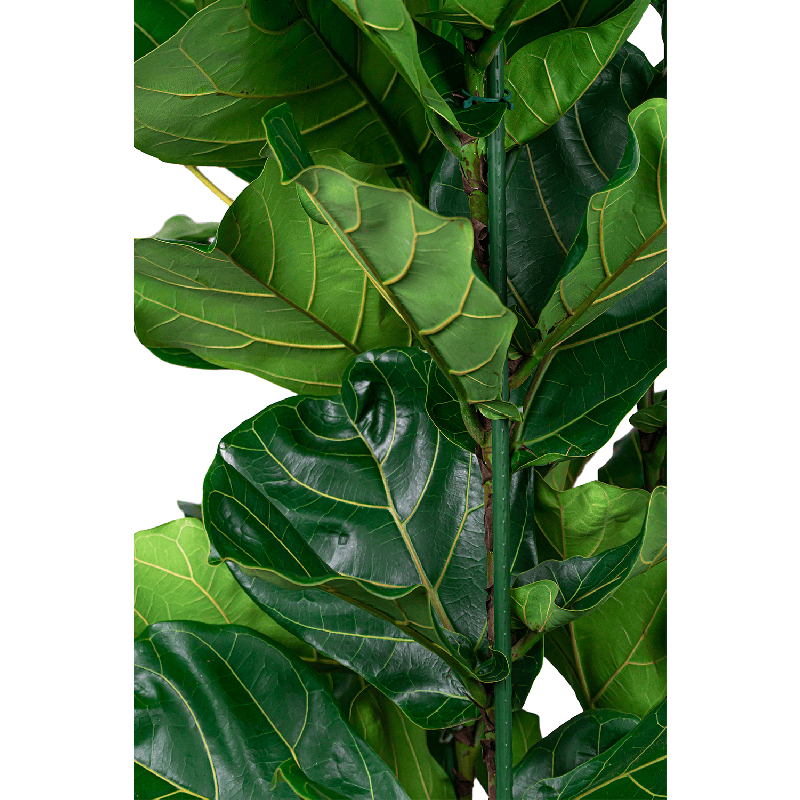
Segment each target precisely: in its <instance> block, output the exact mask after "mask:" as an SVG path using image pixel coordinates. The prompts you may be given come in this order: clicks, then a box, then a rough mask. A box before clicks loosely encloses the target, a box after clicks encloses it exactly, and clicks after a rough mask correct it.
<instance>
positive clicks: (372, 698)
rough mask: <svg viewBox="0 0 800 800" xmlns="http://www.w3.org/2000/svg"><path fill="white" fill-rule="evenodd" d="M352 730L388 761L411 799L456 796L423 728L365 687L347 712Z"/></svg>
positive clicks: (448, 799)
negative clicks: (429, 744)
mask: <svg viewBox="0 0 800 800" xmlns="http://www.w3.org/2000/svg"><path fill="white" fill-rule="evenodd" d="M349 720H350V725H352V727H353V730H355V732H356V733H357V734H358V735H359V736H360V737H361V738H362V739H363V740H364V741H365V742H366V743H367V744H368V745H369V746H370V747H371V748H372V749H373V750H374V751H375V752H376V753H377V754H378V755H379V756H380V757H381V758H382V759H383V760H384V761H385V762H386V764H388V765H389V768H390V769H391V770H392V772H393V773H394V774H395V775H396V776H397V780H398V781H399V782H400V785H401V786H402V787H403V789H404V790H405V792H406V794H407V795H408V796H409V797H410V798H411V800H430V798H436V800H455V792H454V790H453V784H452V782H451V781H450V779H449V778H448V777H447V775H446V774H445V772H444V770H443V769H442V767H441V766H440V765H439V764H438V762H437V761H436V759H435V758H434V757H433V756H432V755H431V751H430V750H429V749H428V737H427V733H426V731H425V729H424V728H420V727H419V726H418V725H415V724H414V723H413V722H411V720H409V719H408V718H407V717H406V716H405V715H404V714H403V713H402V712H401V711H400V709H399V708H398V707H397V706H396V705H395V704H394V703H393V702H392V701H391V700H388V699H387V698H386V697H384V696H383V695H382V694H381V693H380V692H378V691H376V690H375V689H373V688H372V687H366V688H365V689H364V690H363V691H362V692H361V693H360V694H359V695H358V696H357V697H356V698H355V700H354V701H353V703H352V705H351V706H350V713H349Z"/></svg>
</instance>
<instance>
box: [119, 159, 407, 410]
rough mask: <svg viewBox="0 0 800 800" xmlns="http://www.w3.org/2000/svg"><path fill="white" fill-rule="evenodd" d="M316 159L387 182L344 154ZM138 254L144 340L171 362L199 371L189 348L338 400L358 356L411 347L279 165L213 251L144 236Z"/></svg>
mask: <svg viewBox="0 0 800 800" xmlns="http://www.w3.org/2000/svg"><path fill="white" fill-rule="evenodd" d="M318 158H320V159H321V160H323V161H324V162H326V163H332V164H335V165H336V166H338V167H340V168H343V169H345V170H349V171H351V172H353V173H354V174H355V175H357V176H359V177H360V178H362V179H365V180H374V181H379V182H380V181H383V182H384V183H386V182H388V179H387V178H386V176H385V173H383V171H382V170H380V169H378V168H375V167H371V166H369V165H362V164H358V163H357V162H353V161H352V159H350V158H349V157H348V156H346V155H345V154H343V153H338V152H330V151H328V152H325V153H320V154H319V155H318ZM135 251H136V282H135V290H136V295H137V302H136V317H135V320H136V331H137V335H138V336H139V339H140V341H141V342H142V343H143V344H145V345H146V346H148V347H150V348H151V349H157V350H160V351H161V352H158V354H159V355H161V357H162V358H164V357H166V356H171V357H167V359H166V360H172V361H173V363H174V362H175V360H177V361H178V363H184V364H185V365H186V366H198V364H197V363H195V361H194V360H192V359H190V358H189V357H188V356H187V355H186V354H187V353H189V354H191V356H193V359H195V360H197V361H200V362H201V363H202V362H205V364H208V365H212V366H219V367H228V368H234V369H242V370H244V371H246V372H251V373H253V374H255V375H258V376H259V377H263V378H267V379H268V380H270V381H272V382H273V383H277V384H278V385H280V386H284V387H286V388H287V389H291V390H292V391H296V392H304V393H306V394H316V395H320V394H331V393H333V392H336V391H338V390H339V386H340V384H341V377H342V374H343V372H344V370H345V368H346V367H347V365H348V363H350V361H352V359H353V358H354V357H355V356H356V355H358V354H359V353H361V352H364V351H367V350H371V349H373V348H375V347H381V346H388V345H392V344H401V345H407V344H409V343H410V340H411V339H410V332H409V330H408V327H407V326H406V325H405V323H404V322H403V321H402V319H400V317H398V316H397V314H396V313H395V312H394V311H393V310H392V309H391V308H390V306H389V305H388V303H387V302H386V301H385V300H384V299H383V297H382V296H381V295H380V293H379V292H378V291H377V290H376V289H375V288H373V286H372V284H371V283H370V282H369V281H368V280H367V277H366V275H365V274H364V272H363V270H362V269H361V267H360V266H359V265H358V264H357V263H355V262H354V261H353V259H352V258H351V256H350V255H349V254H348V253H347V251H346V250H345V249H344V248H342V247H341V246H340V244H339V240H338V239H337V237H336V235H335V233H334V232H333V231H332V230H331V228H330V227H328V226H327V225H320V224H319V223H316V222H314V221H313V220H311V219H309V217H308V215H307V214H306V213H305V211H304V210H303V208H302V205H301V203H300V200H299V199H298V197H297V191H296V190H295V188H294V187H293V186H284V185H282V184H281V181H280V170H279V168H278V165H277V163H276V162H275V161H270V162H268V163H267V164H266V166H265V167H264V170H263V172H262V173H261V176H260V177H259V178H258V179H257V180H256V181H254V182H253V183H252V184H250V186H248V187H247V188H245V189H244V190H243V191H242V192H241V194H240V195H239V196H238V197H237V198H236V200H235V201H234V203H233V205H232V206H231V207H230V208H229V209H228V211H227V212H226V214H225V217H224V218H223V220H222V222H221V223H220V226H219V232H218V237H217V240H216V244H215V247H214V249H212V250H211V251H210V252H202V251H200V250H198V249H197V248H196V247H193V246H190V245H184V244H176V243H170V242H164V241H159V240H156V239H140V240H138V241H137V242H136V245H135ZM165 351H166V352H165ZM162 353H164V355H162Z"/></svg>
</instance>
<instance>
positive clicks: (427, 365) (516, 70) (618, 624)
mask: <svg viewBox="0 0 800 800" xmlns="http://www.w3.org/2000/svg"><path fill="white" fill-rule="evenodd" d="M647 5H648V3H647V0H629V1H627V2H623V3H619V2H611V0H597V2H590V3H585V2H578V0H562V2H558V3H556V2H553V1H552V0H486V2H483V1H482V2H477V0H405V2H403V0H364V1H360V2H354V1H353V0H274V1H270V2H268V1H267V0H235V1H234V0H216V2H205V1H200V0H198V2H189V0H136V2H135V4H134V34H135V66H134V71H135V83H136V99H135V117H136V129H135V130H136V133H135V144H136V147H138V148H139V149H140V150H142V151H143V152H145V153H147V154H149V155H151V156H154V157H156V158H158V159H160V160H161V161H163V162H166V163H167V164H184V165H187V166H190V167H192V169H193V171H197V168H202V167H204V166H221V167H227V168H229V169H231V170H233V171H234V172H235V173H236V174H237V175H239V176H240V177H242V178H244V179H245V180H246V181H247V184H248V185H247V186H246V188H244V189H243V190H242V191H241V192H240V194H239V195H238V196H237V197H236V198H235V199H234V200H233V201H232V203H231V205H230V207H229V208H228V209H227V211H226V212H225V214H224V215H223V216H222V217H221V219H220V220H219V221H218V222H217V221H213V222H195V221H194V220H192V219H190V218H189V217H186V216H184V215H181V214H180V213H176V215H175V216H173V217H171V218H170V219H168V220H166V221H165V223H164V225H163V227H162V228H161V229H160V230H159V231H158V232H157V233H155V234H154V235H153V236H152V237H150V238H145V239H139V240H137V241H136V242H135V244H134V251H135V298H136V299H135V330H136V335H137V337H138V338H139V340H140V342H141V343H142V344H143V345H144V346H145V347H147V348H148V349H149V350H151V352H152V353H153V354H154V355H155V356H157V357H159V358H161V359H163V360H165V361H168V362H170V363H173V364H175V365H179V366H183V367H188V368H195V369H238V370H243V371H245V372H249V373H251V374H252V375H254V376H256V377H257V378H260V379H264V380H267V381H270V382H272V383H274V384H277V385H279V386H281V387H283V388H285V389H288V390H290V391H292V392H294V393H295V395H294V396H292V397H290V398H288V399H286V400H283V401H281V402H279V403H275V404H273V405H270V406H268V407H267V408H265V409H263V410H262V411H261V412H259V413H258V414H256V415H255V416H254V417H252V418H251V419H249V420H245V421H243V422H242V423H241V424H240V425H238V426H237V427H236V428H235V429H234V430H232V431H230V432H228V433H225V432H224V431H220V432H219V433H220V434H224V435H222V438H221V440H220V443H219V447H218V450H217V453H216V455H214V454H209V468H208V472H207V475H206V479H205V482H204V485H203V487H202V503H201V504H199V505H195V504H191V503H189V504H183V503H182V504H181V508H182V510H184V512H185V514H186V516H185V517H184V518H181V519H176V520H174V521H171V522H166V523H165V524H164V525H161V526H159V527H157V528H153V529H152V530H146V531H140V532H139V533H137V534H136V535H135V540H134V558H135V570H134V580H135V603H134V633H135V637H136V638H135V645H134V646H135V708H136V714H135V793H136V797H137V798H141V800H156V798H162V797H176V798H179V797H197V798H205V799H206V800H239V798H244V797H247V798H252V799H253V800H262V799H263V800H270V799H271V798H275V799H277V800H289V799H290V798H297V797H300V798H306V799H307V800H317V799H318V798H332V799H337V798H338V799H339V800H343V799H347V800H356V799H360V798H365V799H366V798H370V799H371V800H384V799H386V800H391V799H392V798H394V799H395V800H409V799H410V800H423V799H425V800H461V799H462V798H467V797H472V787H473V785H474V782H475V780H476V779H477V780H478V781H479V782H481V783H482V784H483V785H484V786H485V787H486V788H487V790H488V792H489V795H490V797H491V798H493V800H494V798H495V797H497V795H496V786H495V759H494V746H495V745H494V736H495V734H494V730H495V728H494V723H495V717H494V693H495V686H496V684H497V683H498V682H499V681H502V680H505V679H506V678H507V677H509V676H510V681H511V685H512V687H513V707H514V709H515V710H514V714H513V763H514V772H513V800H518V799H519V800H522V798H525V800H533V799H534V798H538V799H540V800H545V799H551V798H559V799H560V800H569V799H570V798H575V800H577V798H584V797H598V798H600V797H614V798H620V799H621V800H622V799H624V798H640V797H666V777H665V776H666V648H665V640H666V621H665V613H666V600H665V598H666V494H667V490H666V446H667V445H666V442H667V438H666V425H667V418H666V407H667V406H666V393H665V392H658V393H656V392H654V391H653V388H652V384H653V382H654V381H655V379H656V377H657V376H658V375H659V374H660V373H661V371H662V370H663V369H664V366H665V364H666V266H665V265H666V219H667V216H666V208H667V204H666V152H667V149H666V116H667V100H666V59H665V60H664V61H663V62H662V63H661V64H659V65H657V66H653V65H651V64H650V63H649V62H648V60H647V58H646V57H645V56H644V54H643V53H642V52H641V51H639V50H638V49H637V48H636V47H634V46H633V45H632V44H630V43H629V42H628V41H627V40H628V37H629V36H630V34H631V32H632V31H633V29H634V28H635V27H636V25H637V24H638V22H639V20H640V19H641V18H642V15H643V14H644V12H645V10H646V8H647ZM665 7H666V2H663V3H659V8H658V11H659V13H662V14H664V12H665ZM651 13H652V12H651ZM664 35H665V34H664ZM498 46H501V47H504V48H505V50H504V52H505V59H506V67H505V70H506V88H507V89H508V90H509V91H510V103H508V104H506V103H503V102H499V103H483V102H481V97H482V95H484V94H485V93H486V87H485V84H484V82H483V74H484V71H485V69H486V66H487V65H488V63H489V60H490V59H491V58H492V54H493V53H494V52H495V51H496V49H497V47H498ZM470 95H471V96H472V97H473V98H475V97H478V98H479V99H478V101H469V102H465V99H466V98H467V97H469V96H470ZM512 105H513V108H512V107H511V106H512ZM501 122H502V124H504V126H505V128H504V129H505V148H506V150H507V171H506V176H505V184H506V188H505V196H506V219H507V227H508V241H507V258H508V290H509V291H508V302H507V304H506V303H504V302H503V301H502V300H501V299H500V297H499V296H498V294H497V293H495V291H494V290H493V289H492V288H490V285H489V282H488V280H487V276H488V273H487V271H486V270H487V267H488V265H489V258H488V249H487V243H488V241H489V238H490V237H491V235H492V231H491V228H490V227H488V226H489V218H488V214H487V208H488V206H487V194H488V189H487V184H486V174H487V172H486V137H487V136H489V134H490V133H491V132H492V131H494V130H495V129H496V128H497V127H498V125H500V124H501ZM497 136H500V131H498V133H497ZM497 141H498V142H499V141H501V140H500V139H497ZM500 150H501V152H502V147H500ZM165 168H166V167H165ZM179 211H180V209H176V212H179ZM506 371H507V374H508V375H509V376H510V385H511V393H510V396H508V397H507V399H506V396H505V395H503V394H502V386H503V376H504V374H505V373H506ZM626 417H629V418H630V423H631V429H630V431H629V432H627V433H626V434H625V435H624V436H623V437H622V438H621V439H620V440H619V441H617V442H616V443H615V444H614V452H613V456H612V457H611V459H610V460H609V461H608V463H606V464H605V465H604V466H602V467H601V468H600V469H599V471H598V480H596V481H590V482H583V483H581V482H580V480H579V476H580V473H581V470H582V469H583V468H584V466H585V464H586V462H587V461H588V459H589V458H590V457H591V455H592V454H593V453H595V452H596V451H597V450H599V449H600V448H601V447H602V446H603V445H604V444H606V443H607V442H609V441H610V439H611V438H612V436H613V435H614V432H615V430H616V429H617V428H618V426H619V425H620V423H621V422H623V420H625V418H626ZM491 420H507V421H508V424H509V426H510V440H509V441H510V454H511V455H510V458H511V471H512V473H513V474H512V476H511V483H510V492H509V497H508V504H509V508H510V521H511V543H510V544H511V551H512V554H513V564H512V590H511V611H512V612H513V622H512V635H513V647H512V651H511V660H510V661H509V660H508V658H507V657H506V656H504V655H503V654H502V653H501V652H500V651H499V650H497V649H495V646H494V641H495V638H494V637H495V633H494V627H493V625H494V623H493V615H492V608H493V587H492V579H491V576H492V558H493V550H492V547H493V543H492V519H493V509H494V507H495V505H496V503H498V502H500V501H501V499H502V498H497V497H495V495H494V493H493V492H494V490H493V478H492V476H493V470H492V462H493V459H492V449H491V445H490V439H489V437H488V435H487V431H488V429H489V427H490V426H491ZM200 490H201V487H198V493H199V492H200ZM197 499H198V500H199V499H200V498H199V497H198V498H197ZM506 652H507V651H506ZM543 658H547V659H548V660H549V661H550V662H551V663H552V664H553V665H554V666H555V667H556V668H557V669H558V670H559V672H561V674H562V675H563V676H564V677H565V679H566V680H567V681H568V683H569V684H570V685H571V686H572V688H573V689H574V691H575V694H576V696H577V698H578V700H579V701H580V703H581V705H582V707H583V709H584V710H583V712H582V713H581V714H579V715H578V716H576V717H574V718H573V719H571V720H569V721H568V722H566V723H564V724H563V725H561V726H560V727H559V728H558V729H556V730H555V731H553V732H552V733H550V734H548V735H547V736H545V737H544V738H542V737H541V733H540V727H539V720H538V717H537V716H536V715H535V714H532V713H530V712H528V711H526V710H523V709H522V706H523V704H524V703H525V700H526V698H527V696H528V693H529V691H530V688H531V685H532V684H533V681H534V680H535V679H536V676H537V674H538V672H539V670H540V669H541V666H542V663H543ZM500 800H511V798H500Z"/></svg>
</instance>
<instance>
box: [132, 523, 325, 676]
mask: <svg viewBox="0 0 800 800" xmlns="http://www.w3.org/2000/svg"><path fill="white" fill-rule="evenodd" d="M133 542H134V544H133V560H134V569H133V581H134V591H135V595H134V603H133V612H134V619H133V622H134V624H133V631H134V636H138V635H139V634H140V633H141V632H142V631H143V630H144V629H145V628H146V627H147V626H148V625H150V624H152V623H154V622H169V621H173V620H186V621H194V622H207V623H210V624H217V625H221V624H227V623H232V624H236V625H247V626H248V627H249V628H252V629H253V630H256V631H259V632H260V633H263V634H265V635H267V636H269V637H270V638H272V639H274V640H275V641H277V642H280V644H282V645H283V646H284V647H288V648H289V649H290V650H292V651H293V652H295V653H297V655H299V656H301V657H302V658H304V659H305V660H307V661H318V660H319V654H318V653H315V651H314V649H313V648H312V647H309V646H308V645H307V644H305V643H304V642H301V641H300V640H299V639H297V638H295V637H294V636H292V635H291V634H290V633H288V632H287V631H285V630H284V629H283V628H281V627H280V625H278V624H277V623H276V622H274V621H273V620H272V619H271V618H270V617H269V616H267V615H266V614H264V612H263V611H261V610H259V608H258V606H257V605H256V604H255V603H254V602H253V601H252V600H251V599H250V598H249V597H248V596H247V594H246V593H245V592H244V591H243V590H242V588H241V587H240V586H239V584H238V583H237V582H236V579H235V578H234V577H233V575H231V573H230V570H229V569H228V568H227V567H226V566H225V565H224V564H223V565H220V566H212V565H210V564H209V563H208V549H209V548H208V537H207V536H206V532H205V529H204V528H203V523H202V522H200V520H197V519H194V518H190V517H186V518H183V519H176V520H175V521H174V522H167V523H165V524H164V525H159V526H158V527H157V528H151V529H150V530H145V531H139V532H138V533H137V534H135V535H134V538H133ZM329 663H330V662H329Z"/></svg>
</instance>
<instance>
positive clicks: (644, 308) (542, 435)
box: [512, 268, 667, 469]
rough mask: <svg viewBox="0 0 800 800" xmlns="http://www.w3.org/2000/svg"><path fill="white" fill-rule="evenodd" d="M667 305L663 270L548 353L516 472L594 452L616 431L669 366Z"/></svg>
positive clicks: (516, 457) (523, 428) (523, 433)
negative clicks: (528, 466) (531, 465)
mask: <svg viewBox="0 0 800 800" xmlns="http://www.w3.org/2000/svg"><path fill="white" fill-rule="evenodd" d="M666 309H667V295H666V269H664V268H662V269H659V270H658V271H657V272H656V273H655V274H653V275H651V276H650V277H649V278H648V279H647V280H645V281H644V282H643V283H642V284H640V285H639V286H638V287H637V288H636V289H634V291H633V292H632V293H631V294H629V295H628V296H627V297H624V298H623V299H622V300H620V301H619V302H617V303H615V304H614V305H613V306H612V307H611V308H609V309H608V310H607V311H605V313H603V314H602V315H601V316H600V317H598V318H597V319H595V320H594V321H593V322H591V323H590V324H589V325H587V326H586V327H585V328H582V329H581V331H580V332H579V333H577V334H576V335H575V336H572V337H571V338H570V339H568V340H567V341H566V342H565V343H563V344H562V345H560V346H559V347H557V348H556V349H555V350H553V351H552V352H551V354H550V355H549V356H548V357H546V359H545V360H544V361H543V362H542V363H541V364H540V368H539V371H538V373H537V374H536V375H534V381H535V382H536V386H535V387H534V388H535V391H534V392H533V397H532V400H531V402H530V406H529V408H528V412H527V414H526V416H525V422H524V423H523V424H522V426H521V429H520V430H519V432H518V435H517V439H516V448H517V449H515V451H514V454H513V462H512V463H513V466H514V468H515V469H519V468H520V467H523V466H527V465H530V464H548V463H550V462H553V461H557V460H560V459H561V458H563V457H571V458H576V457H581V456H586V455H589V454H590V453H593V452H595V451H596V450H598V449H599V448H600V447H602V446H603V445H604V444H605V443H606V442H607V441H608V440H609V439H610V438H611V437H612V436H613V434H614V431H615V430H616V429H617V427H618V426H619V424H620V422H622V420H623V419H625V417H626V416H627V415H628V414H629V413H630V411H631V409H632V408H633V407H634V406H635V404H636V402H637V401H638V400H639V399H640V398H641V397H642V395H643V394H644V393H645V391H646V390H647V388H648V387H649V386H650V385H651V384H652V383H653V382H654V381H655V379H656V377H657V376H658V375H659V374H660V373H661V371H662V370H663V369H664V367H665V366H666V362H667V336H666V325H667V314H666ZM576 387H580V389H579V390H576Z"/></svg>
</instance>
